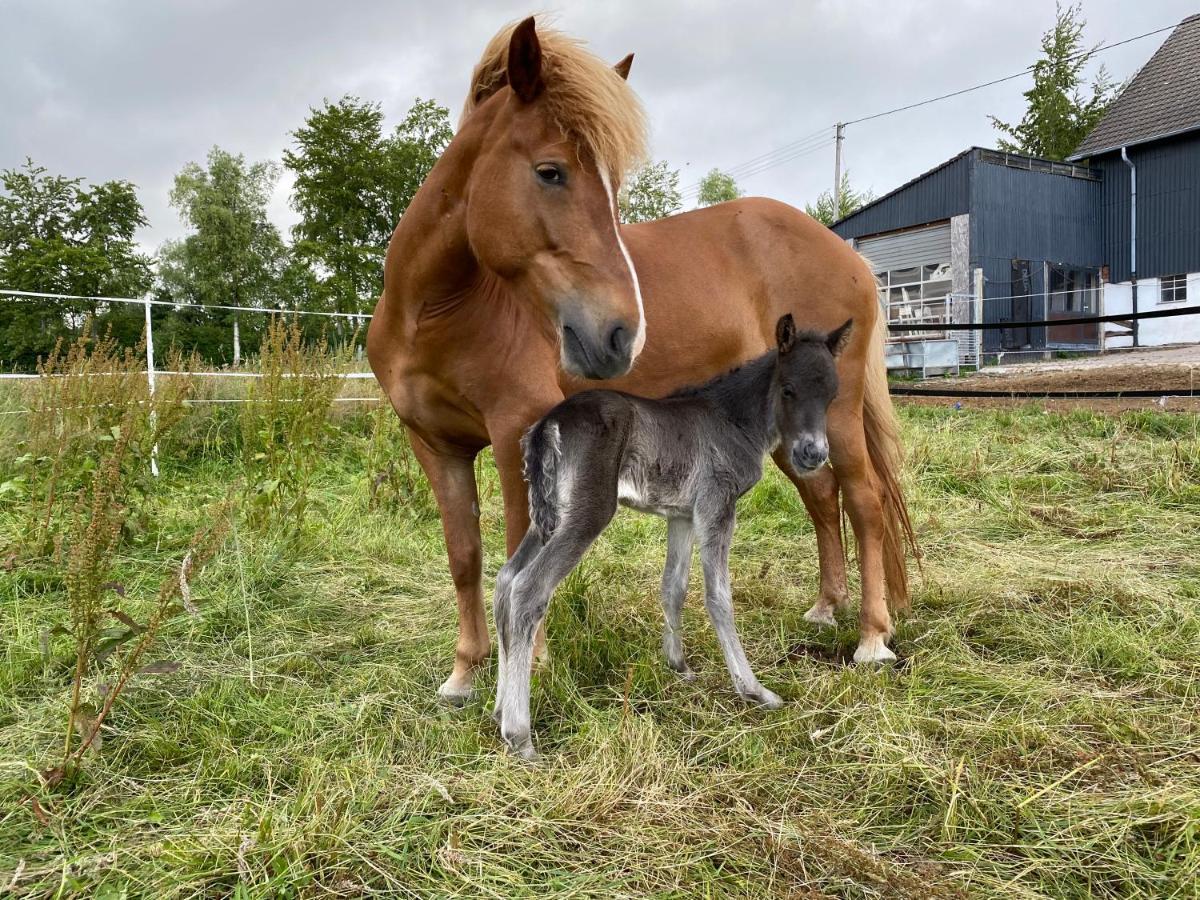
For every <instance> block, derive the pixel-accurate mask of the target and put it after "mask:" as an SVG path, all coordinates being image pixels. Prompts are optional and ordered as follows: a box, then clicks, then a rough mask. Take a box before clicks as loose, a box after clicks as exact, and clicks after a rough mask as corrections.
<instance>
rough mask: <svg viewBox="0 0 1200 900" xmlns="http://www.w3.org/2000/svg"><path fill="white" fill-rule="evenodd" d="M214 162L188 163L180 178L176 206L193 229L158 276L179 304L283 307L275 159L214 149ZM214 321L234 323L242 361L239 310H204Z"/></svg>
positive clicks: (171, 249) (163, 260) (236, 358)
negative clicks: (271, 211) (274, 210)
mask: <svg viewBox="0 0 1200 900" xmlns="http://www.w3.org/2000/svg"><path fill="white" fill-rule="evenodd" d="M207 162H208V165H207V167H202V166H200V165H198V164H197V163H194V162H192V163H188V164H187V165H186V166H184V167H183V169H182V170H181V171H180V172H179V174H178V175H176V176H175V186H174V187H173V188H172V189H171V205H172V206H173V207H175V208H176V209H177V210H179V215H180V218H182V219H183V221H184V223H185V224H187V225H188V226H190V227H191V229H192V233H191V234H190V235H188V236H187V237H186V238H184V239H183V240H182V241H180V242H176V243H173V244H167V245H166V246H164V247H163V249H162V250H161V251H160V253H159V263H160V273H159V277H160V281H161V283H162V286H163V287H164V288H166V289H167V290H168V292H169V293H170V294H171V296H172V298H173V299H175V300H176V302H179V303H202V304H219V305H223V306H265V305H272V306H278V305H279V304H278V302H277V299H278V298H277V294H276V288H277V286H278V280H279V274H280V272H281V270H282V268H283V266H284V264H285V261H286V259H285V257H286V254H285V251H284V246H283V240H282V238H281V237H280V236H279V230H278V229H277V228H276V227H275V226H274V225H273V224H271V222H270V221H269V220H268V219H267V204H268V203H269V202H270V199H271V194H272V192H273V191H274V189H275V183H276V181H277V180H278V178H279V169H278V167H277V166H276V165H275V163H272V162H256V163H252V164H247V162H246V158H245V157H244V156H243V155H241V154H238V155H236V156H235V155H233V154H232V153H228V152H226V151H224V150H222V149H221V148H220V147H213V148H212V150H210V151H209V152H208V160H207ZM206 313H207V314H209V315H211V319H212V322H213V324H216V325H218V326H221V325H225V324H228V323H232V326H233V359H232V362H233V364H234V365H237V364H238V363H239V362H241V355H242V350H241V323H240V319H239V317H238V314H237V313H236V312H231V311H223V310H210V311H206Z"/></svg>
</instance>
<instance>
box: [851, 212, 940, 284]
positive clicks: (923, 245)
mask: <svg viewBox="0 0 1200 900" xmlns="http://www.w3.org/2000/svg"><path fill="white" fill-rule="evenodd" d="M857 247H858V252H859V253H861V254H862V255H863V256H865V257H866V258H867V259H869V260H870V261H871V263H872V264H873V265H874V268H875V272H876V273H879V272H887V271H889V270H890V269H907V268H910V267H912V266H925V265H939V264H942V263H945V264H946V265H947V266H948V265H950V225H949V223H947V224H945V225H933V226H931V227H929V228H921V229H916V230H913V231H905V232H901V233H900V234H885V235H883V236H882V237H874V238H865V239H863V240H861V241H859V242H858V245H857Z"/></svg>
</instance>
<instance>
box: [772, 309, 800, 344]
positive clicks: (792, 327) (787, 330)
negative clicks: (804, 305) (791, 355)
mask: <svg viewBox="0 0 1200 900" xmlns="http://www.w3.org/2000/svg"><path fill="white" fill-rule="evenodd" d="M775 344H776V346H777V347H778V348H779V352H780V353H787V352H788V351H789V350H791V349H792V347H793V346H795V344H796V320H795V319H793V318H792V314H791V313H788V314H787V315H785V316H783V317H781V318H780V320H779V321H778V322H777V323H776V325H775Z"/></svg>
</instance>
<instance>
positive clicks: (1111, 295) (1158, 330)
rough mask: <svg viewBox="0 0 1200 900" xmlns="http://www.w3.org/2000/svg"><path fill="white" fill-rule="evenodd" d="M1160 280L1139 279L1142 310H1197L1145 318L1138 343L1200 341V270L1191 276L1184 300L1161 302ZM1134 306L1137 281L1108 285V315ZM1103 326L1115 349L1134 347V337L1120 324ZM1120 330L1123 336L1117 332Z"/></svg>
mask: <svg viewBox="0 0 1200 900" xmlns="http://www.w3.org/2000/svg"><path fill="white" fill-rule="evenodd" d="M1158 298H1159V283H1158V279H1157V278H1139V279H1138V312H1150V311H1151V310H1158V309H1170V308H1179V307H1187V308H1188V309H1195V310H1197V313H1196V314H1195V315H1190V316H1171V317H1168V318H1165V319H1141V320H1140V322H1139V326H1140V327H1139V330H1138V343H1140V344H1141V345H1142V346H1144V347H1156V346H1161V345H1163V344H1197V343H1200V272H1193V273H1192V274H1190V275H1188V277H1187V301H1186V302H1184V303H1180V304H1175V303H1163V304H1160V303H1159V302H1158ZM1132 310H1133V285H1132V284H1131V283H1130V282H1128V281H1124V282H1121V283H1120V284H1106V285H1104V315H1106V316H1112V315H1119V314H1121V313H1127V312H1132ZM1100 327H1102V328H1104V329H1106V330H1107V333H1108V336H1107V337H1106V338H1105V340H1104V346H1105V347H1107V348H1109V349H1113V348H1118V347H1130V346H1132V344H1133V339H1132V338H1131V337H1130V336H1129V334H1128V332H1127V331H1126V330H1125V329H1124V328H1121V327H1120V326H1119V325H1114V324H1111V323H1109V324H1105V325H1101V326H1100ZM1114 333H1120V335H1121V336H1120V337H1116V336H1114Z"/></svg>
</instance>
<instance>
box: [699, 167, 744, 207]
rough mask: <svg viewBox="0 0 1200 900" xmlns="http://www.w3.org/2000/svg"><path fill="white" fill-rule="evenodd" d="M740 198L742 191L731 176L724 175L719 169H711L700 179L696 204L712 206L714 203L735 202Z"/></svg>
mask: <svg viewBox="0 0 1200 900" xmlns="http://www.w3.org/2000/svg"><path fill="white" fill-rule="evenodd" d="M740 196H742V191H741V189H740V188H739V187H738V186H737V182H736V181H734V180H733V176H732V175H726V174H725V173H724V172H722V171H721V170H720V169H713V170H711V171H710V172H709V173H708V174H707V175H705V176H704V178H702V179H701V181H700V193H699V195H698V196H697V197H696V202H697V203H699V204H700V206H712V205H713V204H714V203H724V202H725V201H726V200H736V199H737V198H738V197H740Z"/></svg>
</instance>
